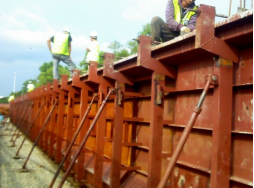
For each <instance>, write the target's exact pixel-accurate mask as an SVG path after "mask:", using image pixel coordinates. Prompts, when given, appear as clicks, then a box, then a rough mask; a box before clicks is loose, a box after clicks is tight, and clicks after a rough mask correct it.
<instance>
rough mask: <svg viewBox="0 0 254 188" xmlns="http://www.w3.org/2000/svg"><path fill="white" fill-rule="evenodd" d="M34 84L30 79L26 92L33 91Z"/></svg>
mask: <svg viewBox="0 0 254 188" xmlns="http://www.w3.org/2000/svg"><path fill="white" fill-rule="evenodd" d="M34 88H35V86H34V85H33V83H32V81H31V80H30V81H29V83H28V85H27V92H31V91H33V90H34Z"/></svg>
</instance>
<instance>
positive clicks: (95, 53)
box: [86, 41, 100, 62]
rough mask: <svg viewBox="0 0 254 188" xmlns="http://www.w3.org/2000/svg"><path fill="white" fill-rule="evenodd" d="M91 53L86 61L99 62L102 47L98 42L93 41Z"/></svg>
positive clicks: (90, 47)
mask: <svg viewBox="0 0 254 188" xmlns="http://www.w3.org/2000/svg"><path fill="white" fill-rule="evenodd" d="M88 48H89V49H90V51H89V52H88V54H87V57H86V61H87V62H89V61H96V62H99V52H100V46H99V43H98V41H92V42H91V44H90V46H89V47H88Z"/></svg>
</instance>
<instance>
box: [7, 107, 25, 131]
mask: <svg viewBox="0 0 254 188" xmlns="http://www.w3.org/2000/svg"><path fill="white" fill-rule="evenodd" d="M20 109H22V108H21V107H17V112H19V111H20ZM13 115H15V114H13ZM16 122H17V120H16V119H14V121H13V122H12V128H11V130H10V135H11V133H12V131H13V130H14V124H16Z"/></svg>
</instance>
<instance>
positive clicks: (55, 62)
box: [52, 54, 76, 79]
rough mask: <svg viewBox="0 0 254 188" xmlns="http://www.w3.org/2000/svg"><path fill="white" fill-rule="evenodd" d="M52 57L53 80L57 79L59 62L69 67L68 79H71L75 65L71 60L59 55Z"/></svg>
mask: <svg viewBox="0 0 254 188" xmlns="http://www.w3.org/2000/svg"><path fill="white" fill-rule="evenodd" d="M52 57H53V78H54V79H58V77H59V75H58V67H59V62H60V61H62V62H64V63H65V64H67V65H68V66H69V71H70V77H72V73H73V69H75V68H76V65H75V63H73V61H72V60H71V58H70V57H69V56H67V55H61V54H52Z"/></svg>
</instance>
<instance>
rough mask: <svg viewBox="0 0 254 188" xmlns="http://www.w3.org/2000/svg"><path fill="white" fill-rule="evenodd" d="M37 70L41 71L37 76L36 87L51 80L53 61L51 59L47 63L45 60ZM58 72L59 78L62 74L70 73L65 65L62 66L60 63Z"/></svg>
mask: <svg viewBox="0 0 254 188" xmlns="http://www.w3.org/2000/svg"><path fill="white" fill-rule="evenodd" d="M39 70H40V71H41V73H40V74H39V76H38V77H37V79H38V83H37V85H36V86H37V87H38V86H41V85H46V84H47V83H49V82H50V83H52V82H53V62H52V61H51V62H49V63H47V62H45V63H43V65H42V66H40V68H39ZM58 72H59V78H61V76H62V75H63V74H67V75H70V72H69V70H68V67H67V66H65V67H63V66H62V65H59V67H58Z"/></svg>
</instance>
